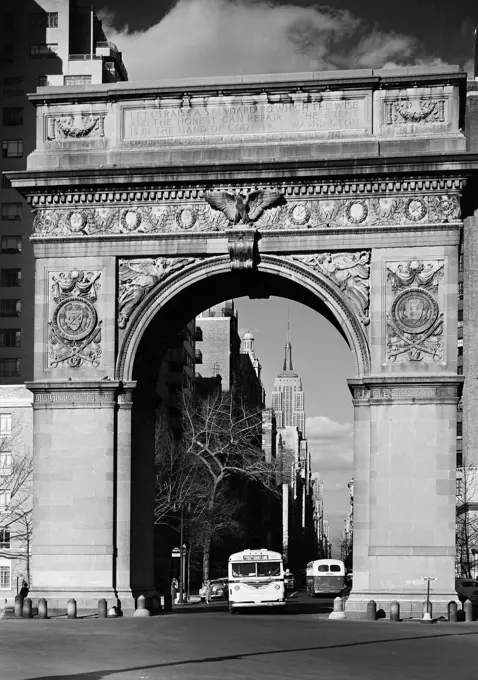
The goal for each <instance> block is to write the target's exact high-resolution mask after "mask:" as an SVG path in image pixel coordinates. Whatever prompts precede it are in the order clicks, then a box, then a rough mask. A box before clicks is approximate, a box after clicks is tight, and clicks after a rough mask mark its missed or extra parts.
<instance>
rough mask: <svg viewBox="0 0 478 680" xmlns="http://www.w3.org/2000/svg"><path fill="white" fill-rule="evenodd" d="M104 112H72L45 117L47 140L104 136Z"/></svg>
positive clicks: (69, 139)
mask: <svg viewBox="0 0 478 680" xmlns="http://www.w3.org/2000/svg"><path fill="white" fill-rule="evenodd" d="M105 117H106V113H100V114H92V113H72V114H68V115H64V116H58V117H54V116H48V117H47V118H46V128H47V129H46V138H47V141H49V142H52V141H71V140H75V139H84V138H86V137H88V139H97V138H99V137H104V136H105Z"/></svg>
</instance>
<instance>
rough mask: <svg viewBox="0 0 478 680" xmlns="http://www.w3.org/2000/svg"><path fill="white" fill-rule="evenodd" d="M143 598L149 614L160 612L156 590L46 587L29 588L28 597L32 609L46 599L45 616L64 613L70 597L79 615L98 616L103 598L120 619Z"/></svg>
mask: <svg viewBox="0 0 478 680" xmlns="http://www.w3.org/2000/svg"><path fill="white" fill-rule="evenodd" d="M140 595H144V596H145V598H146V607H147V609H149V610H150V611H151V613H152V614H159V613H160V612H161V598H160V595H159V593H158V592H157V591H156V589H155V588H151V587H150V588H144V589H135V590H134V592H133V590H131V589H125V590H115V589H113V588H98V589H95V588H88V589H86V588H85V589H76V590H70V589H68V590H67V589H66V588H49V589H48V590H42V589H36V588H34V589H32V590H30V592H29V593H28V597H29V598H30V599H31V600H32V603H33V605H34V606H36V605H37V603H38V600H40V599H42V598H43V599H45V600H46V601H47V605H48V616H59V615H61V614H66V612H67V603H68V600H69V599H70V598H73V599H75V600H76V606H77V614H78V616H92V615H93V614H97V613H98V600H102V599H105V600H106V602H107V607H108V610H109V609H110V608H111V607H119V609H120V610H121V612H122V613H123V616H132V615H133V614H134V611H135V609H136V599H137V598H138V597H139V596H140Z"/></svg>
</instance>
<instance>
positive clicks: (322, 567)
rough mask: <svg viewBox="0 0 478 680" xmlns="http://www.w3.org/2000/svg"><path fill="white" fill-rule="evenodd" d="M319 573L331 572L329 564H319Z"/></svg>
mask: <svg viewBox="0 0 478 680" xmlns="http://www.w3.org/2000/svg"><path fill="white" fill-rule="evenodd" d="M319 571H329V565H328V564H319Z"/></svg>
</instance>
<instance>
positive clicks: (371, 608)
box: [367, 600, 377, 621]
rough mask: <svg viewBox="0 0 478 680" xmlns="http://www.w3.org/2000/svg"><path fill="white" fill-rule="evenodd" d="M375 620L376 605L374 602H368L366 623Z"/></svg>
mask: <svg viewBox="0 0 478 680" xmlns="http://www.w3.org/2000/svg"><path fill="white" fill-rule="evenodd" d="M376 620H377V603H376V602H375V600H369V601H368V603H367V621H376Z"/></svg>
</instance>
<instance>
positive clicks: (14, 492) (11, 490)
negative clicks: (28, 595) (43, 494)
mask: <svg viewBox="0 0 478 680" xmlns="http://www.w3.org/2000/svg"><path fill="white" fill-rule="evenodd" d="M0 496H1V506H0V529H1V531H2V539H0V556H1V557H5V558H7V559H10V560H12V561H13V560H18V561H20V562H21V563H23V565H24V573H23V574H22V575H23V576H24V577H25V578H26V580H27V582H28V583H31V566H30V565H31V541H32V528H33V527H32V500H33V458H32V454H31V451H30V450H29V449H28V448H27V447H25V446H24V444H23V442H22V438H21V432H20V428H19V425H18V424H16V425H14V427H13V428H12V433H11V434H10V435H9V436H8V437H3V438H2V439H1V440H0Z"/></svg>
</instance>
